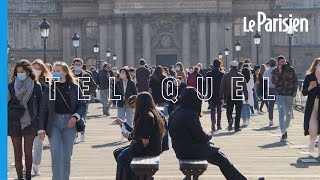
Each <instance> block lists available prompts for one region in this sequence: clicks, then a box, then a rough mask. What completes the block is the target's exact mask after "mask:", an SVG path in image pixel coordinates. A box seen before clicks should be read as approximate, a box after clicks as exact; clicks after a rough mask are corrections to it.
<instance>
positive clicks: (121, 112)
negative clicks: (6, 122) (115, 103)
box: [118, 105, 134, 127]
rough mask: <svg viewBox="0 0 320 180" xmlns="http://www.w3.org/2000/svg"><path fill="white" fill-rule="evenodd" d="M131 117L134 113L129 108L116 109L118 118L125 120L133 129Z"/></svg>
mask: <svg viewBox="0 0 320 180" xmlns="http://www.w3.org/2000/svg"><path fill="white" fill-rule="evenodd" d="M133 116H134V112H133V110H132V109H131V108H129V107H126V106H125V105H123V107H118V118H120V119H123V120H126V121H127V123H128V124H129V126H130V127H133Z"/></svg>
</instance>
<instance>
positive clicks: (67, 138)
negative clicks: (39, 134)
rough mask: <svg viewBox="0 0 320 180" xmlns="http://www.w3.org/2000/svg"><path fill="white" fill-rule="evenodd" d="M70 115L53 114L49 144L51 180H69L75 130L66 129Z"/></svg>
mask: <svg viewBox="0 0 320 180" xmlns="http://www.w3.org/2000/svg"><path fill="white" fill-rule="evenodd" d="M70 118H71V114H55V119H54V122H53V124H52V132H51V137H49V142H50V152H51V166H52V167H51V168H52V180H69V176H70V162H71V156H72V151H73V142H74V139H75V136H76V133H77V130H76V128H75V127H74V128H68V127H67V125H68V121H69V119H70Z"/></svg>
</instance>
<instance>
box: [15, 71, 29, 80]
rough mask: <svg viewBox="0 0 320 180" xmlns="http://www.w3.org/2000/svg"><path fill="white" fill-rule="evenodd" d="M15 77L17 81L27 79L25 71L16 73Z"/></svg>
mask: <svg viewBox="0 0 320 180" xmlns="http://www.w3.org/2000/svg"><path fill="white" fill-rule="evenodd" d="M17 79H18V80H19V81H24V80H26V79H27V74H26V73H17Z"/></svg>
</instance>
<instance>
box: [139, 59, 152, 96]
mask: <svg viewBox="0 0 320 180" xmlns="http://www.w3.org/2000/svg"><path fill="white" fill-rule="evenodd" d="M139 64H140V67H139V68H138V69H137V70H136V76H137V88H138V92H143V91H146V92H148V90H149V78H150V71H149V70H148V69H147V68H146V67H145V65H146V61H145V60H144V59H140V61H139Z"/></svg>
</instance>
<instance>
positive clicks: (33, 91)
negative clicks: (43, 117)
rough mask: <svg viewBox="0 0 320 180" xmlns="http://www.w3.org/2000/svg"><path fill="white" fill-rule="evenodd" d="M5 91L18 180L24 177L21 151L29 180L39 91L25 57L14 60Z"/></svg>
mask: <svg viewBox="0 0 320 180" xmlns="http://www.w3.org/2000/svg"><path fill="white" fill-rule="evenodd" d="M8 91H9V99H8V100H9V101H8V135H9V136H10V137H11V140H12V145H13V150H14V162H15V168H16V172H17V176H18V180H23V164H22V157H23V154H24V156H25V170H26V176H25V179H26V180H31V170H32V147H33V142H34V139H35V136H36V135H37V126H38V123H39V108H40V102H41V96H42V90H41V85H40V84H39V83H38V82H37V80H36V76H35V74H34V71H33V69H32V66H31V63H30V62H29V61H28V60H20V61H18V62H17V64H16V66H15V68H14V73H13V77H12V81H11V82H10V83H9V85H8ZM23 144H24V147H23V148H22V145H23ZM23 150H24V152H23Z"/></svg>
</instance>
